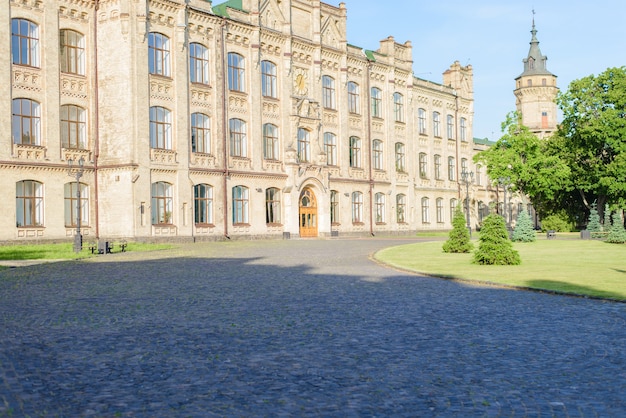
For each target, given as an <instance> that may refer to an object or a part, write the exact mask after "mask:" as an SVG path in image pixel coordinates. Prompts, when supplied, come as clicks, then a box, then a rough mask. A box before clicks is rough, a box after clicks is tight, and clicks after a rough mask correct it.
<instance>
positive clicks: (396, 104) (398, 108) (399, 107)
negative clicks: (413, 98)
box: [393, 92, 404, 122]
mask: <svg viewBox="0 0 626 418" xmlns="http://www.w3.org/2000/svg"><path fill="white" fill-rule="evenodd" d="M393 114H394V116H395V119H396V122H404V96H403V95H402V94H400V93H398V92H396V93H394V94H393Z"/></svg>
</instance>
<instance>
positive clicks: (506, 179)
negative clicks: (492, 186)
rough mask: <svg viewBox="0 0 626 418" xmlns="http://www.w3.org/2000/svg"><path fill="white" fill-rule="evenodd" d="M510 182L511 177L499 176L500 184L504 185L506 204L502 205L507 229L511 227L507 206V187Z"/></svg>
mask: <svg viewBox="0 0 626 418" xmlns="http://www.w3.org/2000/svg"><path fill="white" fill-rule="evenodd" d="M510 182H511V178H510V177H500V178H498V184H500V186H502V188H503V189H504V204H503V205H502V217H503V218H504V223H505V224H506V228H507V229H508V228H509V219H508V218H507V217H506V206H507V201H506V188H507V187H508V186H509V183H510Z"/></svg>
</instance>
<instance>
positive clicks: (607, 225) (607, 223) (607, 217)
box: [602, 203, 611, 232]
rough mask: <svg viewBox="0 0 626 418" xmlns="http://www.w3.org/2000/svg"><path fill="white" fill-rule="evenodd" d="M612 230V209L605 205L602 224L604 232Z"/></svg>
mask: <svg viewBox="0 0 626 418" xmlns="http://www.w3.org/2000/svg"><path fill="white" fill-rule="evenodd" d="M610 230H611V209H609V204H608V203H607V204H606V205H604V221H603V222H602V232H609V231H610Z"/></svg>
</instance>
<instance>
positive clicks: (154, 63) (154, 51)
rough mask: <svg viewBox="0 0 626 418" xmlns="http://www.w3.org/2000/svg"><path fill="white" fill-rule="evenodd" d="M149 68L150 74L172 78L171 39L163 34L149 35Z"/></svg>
mask: <svg viewBox="0 0 626 418" xmlns="http://www.w3.org/2000/svg"><path fill="white" fill-rule="evenodd" d="M148 66H149V70H150V74H156V75H162V76H165V77H169V76H170V71H171V70H170V38H168V37H167V36H165V35H163V34H162V33H156V32H150V33H149V34H148Z"/></svg>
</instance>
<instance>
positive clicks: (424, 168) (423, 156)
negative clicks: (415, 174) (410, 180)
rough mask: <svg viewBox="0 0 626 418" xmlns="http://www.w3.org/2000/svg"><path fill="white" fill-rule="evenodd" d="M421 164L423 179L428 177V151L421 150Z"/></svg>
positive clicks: (421, 176)
mask: <svg viewBox="0 0 626 418" xmlns="http://www.w3.org/2000/svg"><path fill="white" fill-rule="evenodd" d="M419 165H420V178H422V179H426V178H428V155H426V153H424V152H420V155H419Z"/></svg>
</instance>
